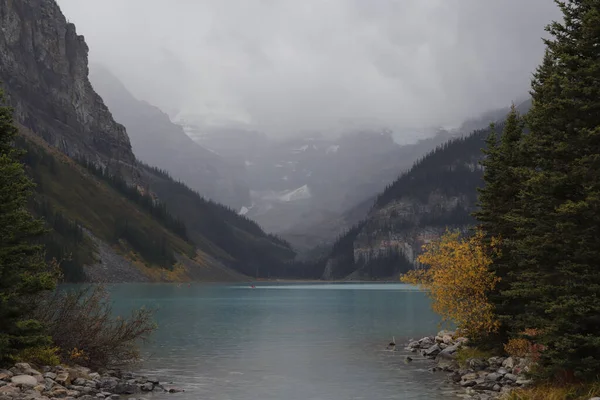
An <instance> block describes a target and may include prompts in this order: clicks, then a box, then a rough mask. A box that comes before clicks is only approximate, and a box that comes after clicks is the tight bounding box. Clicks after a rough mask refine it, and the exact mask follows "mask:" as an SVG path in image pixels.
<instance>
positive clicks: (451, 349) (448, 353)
mask: <svg viewBox="0 0 600 400" xmlns="http://www.w3.org/2000/svg"><path fill="white" fill-rule="evenodd" d="M459 347H460V345H458V344H455V345H452V346H448V347H446V348H445V349H443V350H442V351H440V354H438V356H437V358H440V359H441V358H446V359H452V360H453V359H455V358H456V355H455V353H456V352H457V351H458V349H459ZM437 358H436V359H437Z"/></svg>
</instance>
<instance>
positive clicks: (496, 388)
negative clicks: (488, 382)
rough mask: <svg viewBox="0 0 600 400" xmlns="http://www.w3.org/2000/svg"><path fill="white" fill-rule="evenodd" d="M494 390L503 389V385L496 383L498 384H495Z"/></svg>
mask: <svg viewBox="0 0 600 400" xmlns="http://www.w3.org/2000/svg"><path fill="white" fill-rule="evenodd" d="M492 390H493V391H494V392H499V391H501V390H502V386H501V385H500V384H498V383H496V384H495V385H494V387H493V388H492Z"/></svg>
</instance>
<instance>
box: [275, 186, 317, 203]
mask: <svg viewBox="0 0 600 400" xmlns="http://www.w3.org/2000/svg"><path fill="white" fill-rule="evenodd" d="M311 197H312V194H311V193H310V189H309V188H308V185H304V186H301V187H299V188H298V189H295V190H292V191H289V192H287V193H285V194H284V195H281V196H280V197H279V200H280V201H284V202H290V201H297V200H304V199H310V198H311Z"/></svg>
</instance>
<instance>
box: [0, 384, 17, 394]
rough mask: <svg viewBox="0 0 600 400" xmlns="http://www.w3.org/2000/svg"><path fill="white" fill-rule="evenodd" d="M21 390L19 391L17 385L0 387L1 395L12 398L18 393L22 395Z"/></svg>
mask: <svg viewBox="0 0 600 400" xmlns="http://www.w3.org/2000/svg"><path fill="white" fill-rule="evenodd" d="M20 392H21V389H19V388H18V387H17V386H16V385H14V384H12V383H10V384H8V385H4V386H0V395H7V396H12V395H15V394H17V393H20Z"/></svg>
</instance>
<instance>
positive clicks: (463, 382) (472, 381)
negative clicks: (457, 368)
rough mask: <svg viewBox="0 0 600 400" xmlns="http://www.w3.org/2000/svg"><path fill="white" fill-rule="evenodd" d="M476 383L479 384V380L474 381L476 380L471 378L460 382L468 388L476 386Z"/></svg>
mask: <svg viewBox="0 0 600 400" xmlns="http://www.w3.org/2000/svg"><path fill="white" fill-rule="evenodd" d="M475 385H477V382H476V381H474V380H469V381H464V380H463V381H462V382H461V383H460V386H462V387H465V388H466V387H473V386H475Z"/></svg>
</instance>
